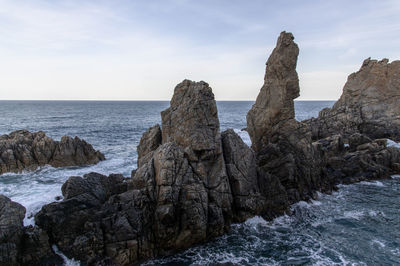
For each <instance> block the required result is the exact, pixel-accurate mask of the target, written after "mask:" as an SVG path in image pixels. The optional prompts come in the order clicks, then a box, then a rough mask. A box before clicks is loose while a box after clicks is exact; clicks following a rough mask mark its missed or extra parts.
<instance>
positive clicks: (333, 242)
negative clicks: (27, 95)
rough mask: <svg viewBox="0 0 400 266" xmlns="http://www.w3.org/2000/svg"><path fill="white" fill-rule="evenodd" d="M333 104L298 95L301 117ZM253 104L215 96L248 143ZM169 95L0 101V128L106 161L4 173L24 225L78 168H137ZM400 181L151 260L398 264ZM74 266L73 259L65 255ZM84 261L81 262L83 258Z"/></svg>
mask: <svg viewBox="0 0 400 266" xmlns="http://www.w3.org/2000/svg"><path fill="white" fill-rule="evenodd" d="M333 103H334V102H332V101H296V102H295V108H296V119H297V120H304V119H308V118H310V117H313V116H314V117H316V116H318V112H319V111H320V110H321V109H323V108H325V107H331V106H332V105H333ZM252 104H253V102H248V101H235V102H225V101H221V102H217V106H218V112H219V120H220V127H221V131H223V130H225V129H227V128H233V129H234V130H235V131H236V132H238V133H239V135H240V136H241V137H242V138H243V140H244V141H245V142H246V143H247V144H250V139H249V137H248V135H247V133H246V132H244V131H241V129H243V128H245V127H246V114H247V111H248V110H249V109H250V108H251V106H252ZM168 106H169V102H167V101H161V102H160V101H121V102H116V101H112V102H111V101H110V102H108V101H0V135H2V134H8V133H10V132H12V131H14V130H19V129H28V130H30V131H39V130H42V131H45V132H46V134H47V135H48V136H50V137H52V138H54V139H56V140H59V139H60V138H61V137H62V136H64V135H68V136H72V137H73V136H79V137H80V138H83V139H85V140H86V141H87V142H89V143H90V144H92V145H93V146H94V148H95V149H98V150H100V151H101V152H103V153H104V154H105V156H106V158H107V160H106V161H103V162H100V163H99V164H97V165H94V166H87V167H67V168H52V167H50V166H46V167H43V168H41V169H38V170H37V171H34V172H24V173H21V174H14V173H6V174H3V175H1V176H0V194H4V195H6V196H8V197H10V198H11V199H12V200H14V201H17V202H19V203H21V204H22V205H24V206H25V207H26V208H27V216H26V218H25V220H24V223H25V225H28V224H32V223H33V219H32V216H33V215H34V214H35V213H36V212H38V211H39V210H40V208H41V207H42V206H43V205H44V204H47V203H49V202H52V201H54V200H55V197H56V196H61V186H62V184H63V183H64V182H65V181H66V180H67V179H68V177H70V176H73V175H83V174H85V173H88V172H92V171H95V172H99V173H102V174H106V175H108V174H110V173H122V174H123V175H125V176H130V172H131V171H132V170H133V169H135V168H136V161H137V153H136V146H137V145H138V144H139V140H140V137H141V135H142V134H143V132H145V131H146V130H147V128H149V127H151V126H153V125H154V124H156V123H159V124H160V123H161V117H160V112H161V111H162V110H164V109H166V108H168ZM399 206H400V178H396V177H395V178H394V179H392V180H384V181H375V182H362V183H359V184H353V185H347V186H341V188H340V190H339V191H338V192H335V193H333V194H332V195H323V194H321V195H320V197H319V199H318V200H317V201H313V202H309V203H306V202H300V203H297V204H295V205H294V206H292V210H293V212H294V215H293V216H290V217H289V216H283V217H279V218H277V219H275V220H274V221H272V222H266V221H264V220H263V219H262V218H260V217H255V218H252V219H250V220H248V221H247V222H245V223H244V224H240V225H233V227H232V230H231V232H230V233H229V234H227V235H225V236H222V237H219V238H217V239H216V240H215V241H212V242H210V243H208V244H205V245H200V246H196V247H194V248H191V249H189V250H187V251H185V252H182V253H179V254H176V255H174V256H172V257H167V258H160V259H156V260H152V261H149V262H147V263H146V264H147V265H207V264H208V265H215V264H223V265H232V264H239V265H282V264H284V265H315V264H317V265H334V264H336V265H400V207H399ZM68 263H69V264H71V263H73V262H72V261H68ZM75 263H76V262H75ZM76 264H78V265H79V263H76Z"/></svg>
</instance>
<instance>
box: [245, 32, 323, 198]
mask: <svg viewBox="0 0 400 266" xmlns="http://www.w3.org/2000/svg"><path fill="white" fill-rule="evenodd" d="M298 54H299V48H298V46H297V44H296V43H295V42H294V37H293V35H292V34H291V33H286V32H282V33H281V34H280V36H279V38H278V42H277V45H276V47H275V49H274V50H273V51H272V54H271V56H270V57H269V59H268V61H267V64H266V65H267V66H266V71H265V77H264V85H263V86H262V88H261V90H260V93H259V95H258V96H257V100H256V102H255V104H254V105H253V107H252V108H251V109H250V111H249V112H248V114H247V130H248V132H249V135H250V138H251V141H252V148H253V149H254V151H255V152H256V155H257V158H258V165H259V167H260V168H262V169H263V170H264V171H265V172H266V173H269V174H272V175H273V176H277V177H278V178H279V180H280V182H281V183H282V185H283V186H284V187H285V188H286V191H287V194H288V197H289V202H290V203H294V202H297V201H299V200H308V199H310V198H312V197H313V194H314V192H315V191H316V190H322V189H323V188H324V187H325V186H326V184H324V183H325V180H324V178H325V176H324V175H323V173H322V169H321V162H320V159H319V157H318V156H317V154H316V153H315V150H314V148H313V145H312V140H311V131H310V129H309V127H308V125H307V124H305V123H302V122H298V121H296V120H295V118H294V117H295V112H294V102H293V100H294V99H295V98H297V97H298V96H299V91H300V87H299V79H298V76H297V72H296V65H297V57H298ZM328 188H329V186H328Z"/></svg>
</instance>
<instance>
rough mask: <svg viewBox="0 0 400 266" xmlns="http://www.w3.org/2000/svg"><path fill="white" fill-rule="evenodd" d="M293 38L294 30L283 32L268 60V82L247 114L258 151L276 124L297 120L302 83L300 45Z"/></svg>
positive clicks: (251, 136)
mask: <svg viewBox="0 0 400 266" xmlns="http://www.w3.org/2000/svg"><path fill="white" fill-rule="evenodd" d="M293 40H294V37H293V35H292V34H291V33H286V32H282V33H281V34H280V36H279V38H278V42H277V44H276V47H275V49H274V50H273V51H272V54H271V55H270V57H269V58H268V61H267V63H266V65H267V67H266V71H265V76H264V85H263V86H262V88H261V90H260V93H259V94H258V96H257V99H256V102H255V104H254V105H253V107H252V108H251V110H250V111H249V112H248V114H247V131H248V133H249V135H250V138H251V141H252V148H253V149H254V150H255V151H256V152H258V151H259V150H260V149H262V147H263V146H264V144H266V143H268V141H269V138H270V137H271V134H273V133H274V131H276V129H274V127H277V126H278V127H279V125H281V124H284V123H285V122H286V121H288V120H289V121H292V120H294V103H293V100H294V99H295V98H297V97H298V96H299V95H300V94H299V93H300V86H299V78H298V75H297V72H296V65H297V57H298V55H299V47H298V46H297V44H296V43H295V42H294V41H293ZM292 123H293V122H292Z"/></svg>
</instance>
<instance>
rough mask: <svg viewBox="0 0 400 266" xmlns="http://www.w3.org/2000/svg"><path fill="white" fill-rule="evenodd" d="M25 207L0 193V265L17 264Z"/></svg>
mask: <svg viewBox="0 0 400 266" xmlns="http://www.w3.org/2000/svg"><path fill="white" fill-rule="evenodd" d="M24 217H25V208H24V207H23V206H22V205H20V204H18V203H16V202H14V201H11V200H10V199H9V198H7V197H5V196H3V195H0V265H18V260H17V259H18V253H19V249H20V246H21V239H22V236H23V234H24V225H23V220H24Z"/></svg>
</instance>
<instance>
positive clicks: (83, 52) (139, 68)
mask: <svg viewBox="0 0 400 266" xmlns="http://www.w3.org/2000/svg"><path fill="white" fill-rule="evenodd" d="M0 6H1V9H0V22H1V23H2V27H1V28H0V34H1V36H2V38H1V40H0V56H1V58H2V60H0V71H1V73H2V75H0V91H1V94H0V99H126V100H128V99H169V98H170V97H171V94H172V91H173V88H174V86H175V85H176V84H177V83H178V82H180V81H181V80H183V79H184V78H190V79H194V80H205V81H207V82H209V83H210V85H211V86H212V87H213V90H214V93H215V95H216V97H217V99H226V100H228V99H229V100H234V99H249V100H252V99H253V100H254V99H255V97H256V96H257V94H258V91H259V89H260V87H261V85H262V82H263V76H264V71H265V61H266V60H267V58H268V55H269V54H270V52H271V51H272V48H273V47H274V46H275V43H276V38H277V36H278V34H279V32H280V31H281V30H284V29H285V30H289V31H293V33H294V34H295V36H296V42H297V43H298V44H299V46H300V56H299V63H298V72H299V73H300V74H299V76H300V81H301V89H302V92H301V98H302V99H318V98H329V99H334V98H337V97H338V96H339V95H340V93H341V88H342V87H343V84H344V80H345V77H346V76H347V75H348V74H349V73H350V72H352V71H354V70H355V69H357V68H358V66H359V64H361V62H362V60H363V59H364V58H366V57H369V56H372V57H377V58H379V57H389V58H391V59H395V58H396V56H398V55H399V54H398V46H399V43H400V34H399V33H400V24H399V23H400V22H399V20H398V19H397V14H398V12H399V11H400V9H399V4H398V2H397V1H380V2H379V3H376V2H375V1H373V2H372V1H365V2H364V4H363V5H359V4H354V3H347V2H344V1H329V2H327V1H323V2H318V3H315V2H314V1H304V2H303V1H302V2H301V4H300V3H298V1H290V0H288V1H284V2H279V3H277V2H268V3H266V2H265V1H257V0H255V1H251V2H246V3H245V2H242V1H217V2H216V1H189V0H170V1H154V2H148V1H146V2H144V1H124V0H117V1H44V0H43V1H37V0H36V1H21V0H15V1H11V0H0ZM354 66H356V67H354Z"/></svg>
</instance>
